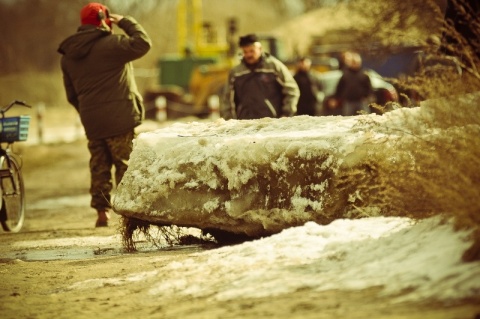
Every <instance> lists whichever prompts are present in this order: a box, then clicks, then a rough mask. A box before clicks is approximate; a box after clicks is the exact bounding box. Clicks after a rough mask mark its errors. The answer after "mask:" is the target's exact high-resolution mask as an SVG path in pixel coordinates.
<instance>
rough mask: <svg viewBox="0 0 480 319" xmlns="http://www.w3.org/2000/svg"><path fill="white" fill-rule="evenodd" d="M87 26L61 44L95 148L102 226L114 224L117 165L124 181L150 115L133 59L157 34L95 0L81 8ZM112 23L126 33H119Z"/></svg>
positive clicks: (74, 100) (69, 89)
mask: <svg viewBox="0 0 480 319" xmlns="http://www.w3.org/2000/svg"><path fill="white" fill-rule="evenodd" d="M80 17H81V26H80V27H79V28H78V30H77V32H76V33H75V34H73V35H71V36H70V37H68V38H67V39H65V40H64V41H63V42H62V43H61V44H60V47H59V49H58V52H59V53H61V54H62V55H63V56H62V59H61V68H62V72H63V81H64V85H65V90H66V93H67V99H68V101H69V102H70V103H71V104H72V105H73V106H74V107H75V108H76V109H77V111H78V112H79V114H80V119H81V121H82V124H83V126H84V128H85V133H86V135H87V139H88V149H89V151H90V155H91V158H90V174H91V186H90V194H91V196H92V200H91V206H92V207H93V208H94V209H96V210H97V215H98V217H97V222H96V225H95V226H96V227H102V226H108V220H109V218H110V215H109V210H110V208H111V203H110V202H111V201H110V199H111V198H110V192H111V190H112V187H113V183H112V174H111V169H112V166H113V167H115V182H116V184H117V185H118V183H119V182H120V181H121V179H122V177H123V174H124V173H125V171H126V170H127V165H128V160H129V157H130V153H131V151H132V140H133V138H134V128H135V127H136V126H138V125H139V124H141V122H142V120H143V118H144V108H143V104H142V103H143V102H142V98H141V95H140V94H139V92H138V89H137V86H136V83H135V78H134V75H133V67H132V64H131V61H133V60H135V59H138V58H140V57H142V56H143V55H145V54H146V53H147V52H148V51H149V49H150V47H151V40H150V38H149V37H148V35H147V34H146V32H145V30H144V29H143V28H142V26H140V24H138V23H137V21H135V19H133V18H132V17H128V16H126V17H123V16H121V15H118V14H113V13H112V14H110V13H109V10H108V8H107V7H106V6H104V5H102V4H100V3H89V4H87V5H86V6H85V7H83V9H82V10H81V12H80ZM112 24H116V25H118V27H120V28H121V29H122V30H123V31H124V32H125V33H126V36H125V35H115V34H113V30H112Z"/></svg>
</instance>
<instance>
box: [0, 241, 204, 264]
mask: <svg viewBox="0 0 480 319" xmlns="http://www.w3.org/2000/svg"><path fill="white" fill-rule="evenodd" d="M185 250H189V251H190V252H192V253H193V252H198V251H201V250H205V247H204V246H202V245H186V246H168V247H156V246H152V245H149V246H148V247H147V246H146V247H141V248H140V247H138V246H137V251H136V252H133V253H127V252H125V250H124V249H123V248H122V247H115V248H113V247H109V248H92V247H65V248H56V249H34V250H24V251H17V252H10V253H7V254H2V256H1V257H0V262H2V261H11V260H22V261H57V260H84V259H94V258H98V257H112V256H121V255H132V254H142V253H149V252H155V251H157V252H159V253H160V252H162V251H170V252H171V251H185Z"/></svg>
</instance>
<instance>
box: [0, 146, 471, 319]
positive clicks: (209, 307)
mask: <svg viewBox="0 0 480 319" xmlns="http://www.w3.org/2000/svg"><path fill="white" fill-rule="evenodd" d="M19 151H20V152H21V153H22V155H23V158H24V172H25V183H26V193H27V204H28V206H27V216H26V221H25V225H24V228H23V229H22V231H21V232H20V233H16V234H12V233H5V232H0V278H1V279H0V280H1V286H2V288H1V290H0V314H1V318H3V319H7V318H419V319H420V318H422V319H423V318H478V317H479V316H480V315H479V314H480V306H479V305H480V298H476V299H470V300H458V301H456V302H450V303H441V302H436V301H418V302H408V303H393V302H392V299H391V298H392V297H381V296H380V294H379V291H380V290H381V287H379V288H378V289H368V290H361V291H338V290H335V291H326V292H315V291H310V290H301V291H296V292H295V293H292V294H287V295H280V296H277V297H269V298H255V299H242V300H238V301H228V302H221V301H215V300H210V299H208V298H199V299H198V298H197V299H188V298H185V297H183V296H180V295H178V294H175V293H174V292H165V293H164V294H161V295H152V294H149V289H150V287H151V285H152V282H154V281H159V280H160V279H159V278H161V273H162V268H163V267H164V266H165V265H167V264H169V263H171V262H173V261H182V260H185V259H187V258H188V257H189V255H190V254H192V253H194V252H195V253H196V252H199V251H201V250H204V249H212V248H211V247H210V248H207V247H201V246H195V245H193V246H180V247H172V248H163V249H158V248H155V247H153V246H151V245H150V244H149V243H148V242H138V246H139V251H138V252H136V253H126V252H124V251H123V248H122V244H121V240H120V235H119V230H118V224H119V220H120V219H119V217H118V216H117V215H114V216H113V219H112V223H111V226H110V227H109V228H101V229H95V228H94V223H95V212H94V211H93V210H92V209H90V208H89V197H88V186H89V175H88V153H87V147H86V141H85V140H84V139H79V140H77V141H75V142H69V143H49V144H46V145H23V146H21V148H20V149H19ZM153 270H156V271H159V275H158V274H157V275H156V276H154V278H152V277H149V276H145V278H138V273H139V272H142V271H145V272H147V273H148V272H149V271H153ZM136 276H137V277H136ZM159 276H160V277H159ZM89 279H94V281H92V282H91V284H88V283H89V281H88V280H89Z"/></svg>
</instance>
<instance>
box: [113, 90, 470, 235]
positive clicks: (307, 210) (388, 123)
mask: <svg viewBox="0 0 480 319" xmlns="http://www.w3.org/2000/svg"><path fill="white" fill-rule="evenodd" d="M463 99H466V100H467V102H466V103H461V105H462V107H463V108H474V107H476V105H475V104H476V103H478V97H475V96H466V97H464V98H463ZM469 99H470V100H469ZM436 104H437V102H435V101H432V102H430V104H429V103H426V104H424V105H422V107H420V108H413V109H399V110H395V111H392V112H389V113H387V114H385V115H383V116H379V115H374V114H370V115H362V116H355V117H340V116H339V117H308V116H298V117H293V118H282V119H261V120H253V121H236V120H230V121H224V120H222V119H221V120H217V121H215V122H204V123H198V122H193V123H187V124H182V123H177V124H173V125H171V126H169V127H166V128H163V129H159V130H157V131H153V132H146V133H142V134H140V135H139V136H138V138H137V139H136V140H135V143H134V149H133V152H132V154H131V162H130V165H129V168H128V170H127V172H126V174H125V176H124V178H123V180H122V183H121V184H120V185H119V188H118V191H117V194H116V196H115V198H114V201H113V204H114V210H115V211H116V212H117V213H119V214H121V215H125V216H129V217H134V218H137V219H141V220H146V221H149V222H151V223H156V224H162V225H171V224H175V225H178V226H192V227H197V228H200V229H209V228H215V229H220V230H225V231H229V232H233V233H238V234H247V235H249V236H252V237H260V236H264V235H271V234H274V233H278V232H280V231H281V230H283V229H285V228H288V227H292V226H299V225H303V224H305V223H306V222H308V221H315V222H317V223H320V224H326V223H329V222H331V221H333V220H335V219H338V218H355V217H362V215H368V216H372V215H378V214H382V215H384V214H385V211H384V210H383V211H382V209H383V208H384V207H382V205H385V203H382V200H383V201H385V199H384V197H385V194H384V193H385V192H383V194H382V190H381V189H380V190H379V189H378V188H379V187H380V186H381V185H379V184H380V182H382V181H383V182H384V183H385V181H387V182H386V184H387V185H388V184H395V183H396V181H397V180H399V179H401V177H402V175H403V174H404V172H402V171H397V170H396V168H397V166H398V165H399V163H401V165H403V166H404V167H405V166H406V167H410V166H411V167H414V166H415V165H416V163H415V156H414V153H415V152H417V151H418V144H419V143H418V141H436V140H437V139H439V138H440V139H453V138H455V137H456V136H459V135H460V136H461V135H462V134H471V132H470V133H469V132H467V131H466V130H472V125H473V127H474V130H475V132H479V131H480V130H479V125H478V123H480V121H479V119H478V116H477V118H472V117H469V116H470V115H468V116H467V115H464V116H463V117H462V114H471V113H474V112H472V111H471V110H464V111H465V112H462V111H461V110H459V109H458V105H459V103H456V104H455V105H454V106H451V108H452V109H448V106H447V107H443V108H436V107H435V106H436ZM452 110H454V111H452ZM467 111H468V112H467ZM476 113H477V114H478V112H476ZM445 114H446V115H445ZM445 118H446V119H445ZM439 119H441V120H439ZM470 124H472V125H470ZM443 142H444V141H442V143H443ZM414 195H415V194H414ZM409 201H410V200H408V199H402V198H400V202H409ZM387 204H388V203H387ZM427 204H428V203H427ZM417 206H418V204H417V203H413V205H412V206H411V207H417ZM420 208H422V207H420ZM390 210H393V211H395V210H397V211H396V212H394V213H395V214H400V209H396V208H395V207H393V208H392V207H390ZM387 213H388V212H387ZM410 213H411V214H414V213H415V212H410Z"/></svg>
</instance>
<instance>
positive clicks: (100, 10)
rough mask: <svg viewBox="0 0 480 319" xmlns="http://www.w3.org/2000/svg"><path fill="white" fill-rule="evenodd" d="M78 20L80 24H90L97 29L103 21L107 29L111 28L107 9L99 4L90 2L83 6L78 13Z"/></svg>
mask: <svg viewBox="0 0 480 319" xmlns="http://www.w3.org/2000/svg"><path fill="white" fill-rule="evenodd" d="M80 20H81V22H82V24H92V25H94V26H97V27H99V26H101V25H102V20H104V21H105V23H106V24H107V25H108V27H109V28H111V27H112V22H111V21H110V19H109V11H108V8H107V7H106V6H104V5H103V4H101V3H96V2H91V3H89V4H87V5H86V6H84V7H83V8H82V11H80Z"/></svg>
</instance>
